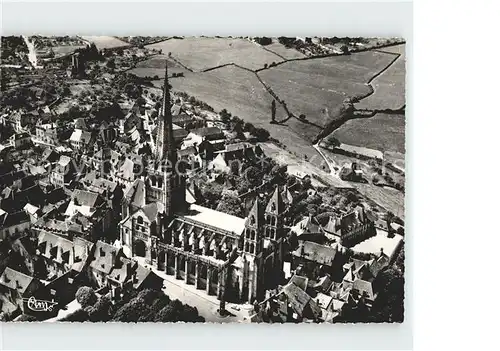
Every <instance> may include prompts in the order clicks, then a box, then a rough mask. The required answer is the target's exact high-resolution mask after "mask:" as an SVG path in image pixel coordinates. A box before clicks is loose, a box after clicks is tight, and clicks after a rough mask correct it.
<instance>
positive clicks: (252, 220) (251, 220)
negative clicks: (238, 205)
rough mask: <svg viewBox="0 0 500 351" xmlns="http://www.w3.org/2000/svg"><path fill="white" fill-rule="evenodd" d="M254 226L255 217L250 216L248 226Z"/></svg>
mask: <svg viewBox="0 0 500 351" xmlns="http://www.w3.org/2000/svg"><path fill="white" fill-rule="evenodd" d="M254 224H255V216H253V215H252V216H251V217H250V225H254Z"/></svg>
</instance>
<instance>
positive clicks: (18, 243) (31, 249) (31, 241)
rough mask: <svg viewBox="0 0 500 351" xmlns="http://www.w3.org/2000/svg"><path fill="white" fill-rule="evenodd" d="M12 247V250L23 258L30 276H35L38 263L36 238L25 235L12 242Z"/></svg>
mask: <svg viewBox="0 0 500 351" xmlns="http://www.w3.org/2000/svg"><path fill="white" fill-rule="evenodd" d="M10 245H11V247H12V250H13V251H14V252H17V254H18V255H19V256H20V257H21V259H22V262H23V263H24V265H25V266H26V268H27V269H28V272H29V275H31V276H33V275H34V273H35V261H36V238H33V237H31V236H28V235H24V236H21V237H19V238H17V239H16V240H14V241H12V242H11V244H10Z"/></svg>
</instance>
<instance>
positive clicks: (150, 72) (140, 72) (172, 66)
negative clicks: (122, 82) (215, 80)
mask: <svg viewBox="0 0 500 351" xmlns="http://www.w3.org/2000/svg"><path fill="white" fill-rule="evenodd" d="M165 61H167V65H168V75H169V76H172V75H173V74H174V73H186V72H189V71H188V70H186V69H185V68H184V67H182V66H180V65H179V64H178V63H176V62H175V61H172V60H169V59H168V56H167V55H157V56H154V57H152V58H150V59H148V60H144V61H141V62H139V63H137V65H136V67H135V68H133V69H131V70H129V71H128V73H131V74H135V75H136V76H138V77H154V76H158V78H164V73H165Z"/></svg>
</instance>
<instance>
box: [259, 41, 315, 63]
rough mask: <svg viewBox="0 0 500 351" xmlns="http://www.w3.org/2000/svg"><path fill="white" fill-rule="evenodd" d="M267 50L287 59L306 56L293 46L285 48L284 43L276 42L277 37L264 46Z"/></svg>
mask: <svg viewBox="0 0 500 351" xmlns="http://www.w3.org/2000/svg"><path fill="white" fill-rule="evenodd" d="M264 47H265V48H266V49H267V50H269V51H272V52H274V53H275V54H277V55H279V56H281V57H284V58H286V59H287V60H290V59H296V58H303V57H306V55H304V54H303V53H301V52H300V51H298V50H296V49H294V48H290V49H289V48H287V47H286V46H285V45H283V44H281V43H280V42H278V40H277V39H273V43H272V44H269V45H266V46H264Z"/></svg>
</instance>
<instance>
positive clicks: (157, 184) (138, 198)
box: [119, 67, 285, 303]
mask: <svg viewBox="0 0 500 351" xmlns="http://www.w3.org/2000/svg"><path fill="white" fill-rule="evenodd" d="M154 153H155V157H156V164H155V166H154V167H153V168H151V169H149V170H148V172H147V174H148V175H147V176H145V177H143V178H141V179H137V180H136V181H135V182H134V183H133V184H132V185H131V186H129V187H128V188H127V189H126V190H125V192H124V199H123V203H122V220H121V222H120V224H119V229H120V241H121V245H122V246H123V251H124V253H125V254H126V255H128V256H129V257H134V256H143V257H145V258H146V260H147V261H148V262H150V263H151V264H153V265H155V266H156V267H157V268H158V269H159V270H163V271H164V272H165V273H166V274H168V275H171V276H173V277H175V278H176V279H179V280H183V281H184V282H185V284H191V285H194V286H195V287H196V289H199V290H201V291H203V292H204V293H206V294H209V295H216V296H217V297H218V299H219V300H221V302H224V301H231V302H235V303H252V302H254V301H255V300H257V301H261V300H263V298H264V296H265V291H266V290H267V289H273V288H275V287H276V285H277V284H278V283H279V282H280V278H281V276H282V273H283V255H284V253H283V244H284V240H285V232H284V226H283V215H284V212H285V205H284V202H283V199H282V195H281V193H280V191H279V188H276V189H275V191H274V194H273V195H272V197H271V199H270V201H269V203H268V204H267V206H266V204H260V203H259V201H258V200H257V199H256V200H255V203H254V204H253V207H252V208H251V210H250V212H249V214H248V216H247V217H246V218H239V217H236V216H232V215H229V214H226V213H222V212H219V211H215V210H212V209H210V208H206V207H203V206H200V205H197V204H196V203H194V202H195V201H192V199H191V200H189V199H188V198H187V196H186V194H187V189H186V178H185V175H184V174H183V173H184V172H182V169H180V170H181V172H179V171H178V170H179V168H181V167H179V166H178V159H180V158H179V157H178V155H177V148H176V144H175V141H174V137H173V126H172V114H171V106H170V91H169V84H168V74H167V68H166V67H165V82H164V88H163V105H162V109H161V111H160V114H159V116H158V134H157V139H156V145H155V150H154Z"/></svg>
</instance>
